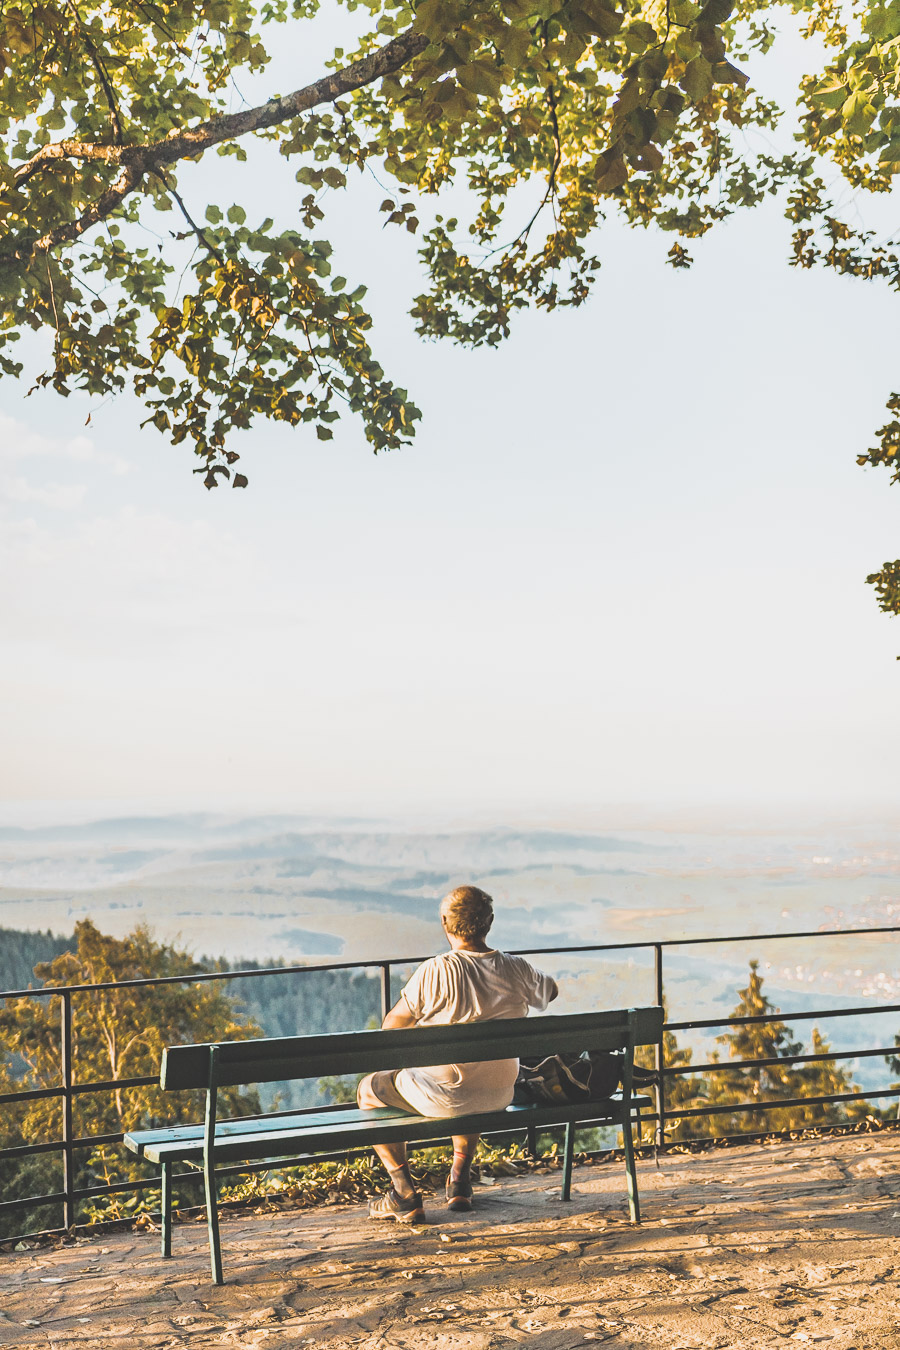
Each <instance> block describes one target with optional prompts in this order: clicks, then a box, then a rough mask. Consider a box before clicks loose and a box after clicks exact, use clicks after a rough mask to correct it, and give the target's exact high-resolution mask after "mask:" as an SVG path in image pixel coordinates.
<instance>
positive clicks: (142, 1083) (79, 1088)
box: [72, 1073, 159, 1095]
mask: <svg viewBox="0 0 900 1350" xmlns="http://www.w3.org/2000/svg"><path fill="white" fill-rule="evenodd" d="M153 1084H155V1085H156V1086H157V1087H159V1074H158V1073H144V1074H141V1076H140V1077H139V1078H107V1079H103V1080H100V1081H98V1082H96V1083H73V1084H72V1093H73V1095H74V1094H77V1093H79V1092H118V1091H119V1090H124V1089H125V1088H135V1087H150V1086H152V1085H153Z"/></svg>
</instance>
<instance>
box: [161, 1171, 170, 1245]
mask: <svg viewBox="0 0 900 1350" xmlns="http://www.w3.org/2000/svg"><path fill="white" fill-rule="evenodd" d="M161 1180H162V1201H161V1208H162V1214H161V1215H160V1219H161V1223H160V1229H161V1232H162V1254H163V1256H171V1255H172V1164H171V1163H163V1164H162V1176H161Z"/></svg>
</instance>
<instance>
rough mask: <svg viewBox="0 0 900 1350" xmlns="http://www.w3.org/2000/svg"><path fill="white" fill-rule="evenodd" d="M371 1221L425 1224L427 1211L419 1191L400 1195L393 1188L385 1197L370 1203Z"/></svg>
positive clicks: (382, 1196)
mask: <svg viewBox="0 0 900 1350" xmlns="http://www.w3.org/2000/svg"><path fill="white" fill-rule="evenodd" d="M369 1218H370V1219H396V1221H397V1223H424V1222H425V1209H424V1207H423V1205H422V1197H421V1195H419V1193H418V1191H414V1192H413V1194H412V1195H398V1194H397V1192H396V1191H395V1190H394V1188H393V1186H392V1187H391V1189H390V1190H389V1191H385V1193H384V1195H379V1196H377V1197H376V1198H375V1199H374V1200H370V1201H369Z"/></svg>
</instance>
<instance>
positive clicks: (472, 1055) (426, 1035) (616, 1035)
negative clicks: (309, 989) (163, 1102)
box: [160, 1007, 662, 1090]
mask: <svg viewBox="0 0 900 1350" xmlns="http://www.w3.org/2000/svg"><path fill="white" fill-rule="evenodd" d="M634 1017H635V1032H636V1043H637V1044H638V1045H649V1044H653V1043H654V1042H655V1041H657V1040H658V1038H659V1035H660V1032H661V1028H662V1009H660V1008H657V1007H650V1008H638V1009H635V1010H634ZM627 1035H628V1022H627V1015H626V1014H623V1012H621V1011H616V1012H610V1013H607V1014H603V1013H573V1014H569V1015H565V1016H558V1017H557V1016H549V1017H542V1018H540V1019H539V1020H537V1021H535V1020H529V1019H528V1018H524V1017H517V1018H509V1019H499V1020H496V1021H490V1022H469V1023H455V1024H453V1025H451V1026H431V1027H413V1028H410V1029H407V1030H394V1031H350V1032H338V1033H336V1034H332V1035H324V1036H288V1037H283V1038H281V1039H264V1040H249V1041H227V1042H225V1043H224V1044H222V1045H221V1046H220V1047H219V1050H218V1064H217V1070H216V1078H217V1082H218V1085H219V1086H220V1087H229V1086H236V1085H239V1084H245V1083H274V1082H282V1081H288V1080H293V1079H297V1078H321V1077H324V1076H326V1075H331V1074H337V1075H340V1074H351V1073H370V1072H372V1070H374V1069H383V1068H387V1067H394V1068H397V1067H399V1066H400V1065H403V1066H404V1067H406V1068H410V1069H415V1068H422V1067H425V1066H427V1065H430V1064H447V1063H451V1064H453V1063H455V1064H464V1063H468V1062H471V1061H483V1060H491V1059H506V1058H515V1057H516V1055H517V1049H518V1048H519V1047H520V1046H522V1045H527V1046H528V1054H529V1055H532V1056H534V1057H535V1058H537V1059H540V1058H543V1057H544V1056H545V1055H551V1054H558V1053H560V1052H562V1051H574V1052H576V1053H580V1052H581V1051H583V1050H615V1049H619V1048H621V1046H622V1045H623V1044H624V1042H625V1039H626V1038H627ZM208 1081H209V1047H208V1046H205V1045H181V1046H169V1047H168V1048H167V1049H166V1050H164V1051H163V1061H162V1069H161V1074H160V1085H161V1086H162V1087H163V1088H165V1089H167V1090H173V1089H180V1088H199V1087H206V1086H207V1083H208Z"/></svg>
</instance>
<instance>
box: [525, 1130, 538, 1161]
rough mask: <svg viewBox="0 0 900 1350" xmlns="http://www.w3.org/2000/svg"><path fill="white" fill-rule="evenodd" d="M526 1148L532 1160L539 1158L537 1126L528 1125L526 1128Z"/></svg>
mask: <svg viewBox="0 0 900 1350" xmlns="http://www.w3.org/2000/svg"><path fill="white" fill-rule="evenodd" d="M525 1137H526V1146H527V1148H528V1152H529V1153H530V1154H531V1156H532V1158H536V1157H537V1126H536V1125H526V1127H525Z"/></svg>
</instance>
